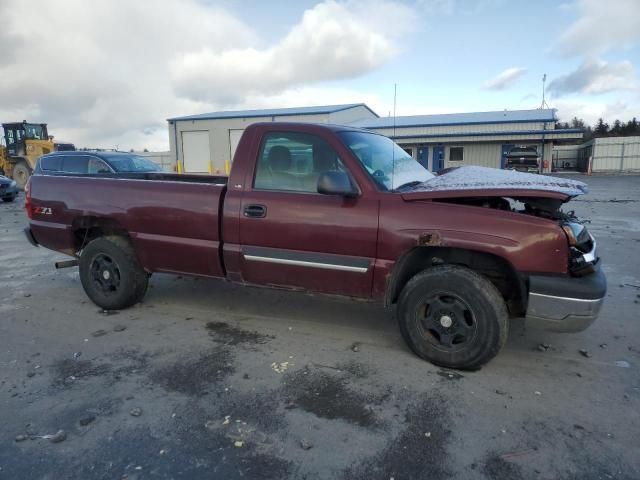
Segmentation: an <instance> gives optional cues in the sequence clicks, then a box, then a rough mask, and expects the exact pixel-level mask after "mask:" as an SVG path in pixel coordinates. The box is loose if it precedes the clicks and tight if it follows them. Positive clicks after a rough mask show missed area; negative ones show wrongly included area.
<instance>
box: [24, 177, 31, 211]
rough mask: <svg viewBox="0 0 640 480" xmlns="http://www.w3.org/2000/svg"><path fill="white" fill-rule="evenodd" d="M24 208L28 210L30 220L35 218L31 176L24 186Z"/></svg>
mask: <svg viewBox="0 0 640 480" xmlns="http://www.w3.org/2000/svg"><path fill="white" fill-rule="evenodd" d="M24 208H25V210H26V211H27V216H28V217H29V220H31V219H32V218H33V205H32V204H31V177H30V178H29V180H27V184H26V185H25V186H24Z"/></svg>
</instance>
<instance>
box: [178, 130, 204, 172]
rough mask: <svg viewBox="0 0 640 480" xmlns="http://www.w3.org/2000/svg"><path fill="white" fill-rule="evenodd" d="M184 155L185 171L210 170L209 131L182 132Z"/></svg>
mask: <svg viewBox="0 0 640 480" xmlns="http://www.w3.org/2000/svg"><path fill="white" fill-rule="evenodd" d="M182 155H183V158H184V171H185V173H207V172H209V160H210V159H211V152H210V150H209V132H208V131H196V132H182Z"/></svg>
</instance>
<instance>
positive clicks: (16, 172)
mask: <svg viewBox="0 0 640 480" xmlns="http://www.w3.org/2000/svg"><path fill="white" fill-rule="evenodd" d="M11 176H12V177H13V179H14V180H15V181H16V184H17V185H18V188H20V189H21V190H24V186H25V185H26V184H27V182H28V181H29V177H30V176H31V169H30V168H29V165H27V162H25V161H24V160H23V161H20V162H18V163H16V164H15V165H14V167H13V173H12V175H11Z"/></svg>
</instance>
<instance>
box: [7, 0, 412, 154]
mask: <svg viewBox="0 0 640 480" xmlns="http://www.w3.org/2000/svg"><path fill="white" fill-rule="evenodd" d="M410 12H411V11H410V9H409V7H407V6H405V5H403V4H396V3H391V2H386V1H383V0H380V1H378V2H374V3H371V4H369V3H366V4H365V2H363V1H360V0H350V1H347V2H346V3H339V4H338V3H336V2H334V1H332V0H328V1H326V2H325V3H321V4H318V5H316V6H315V7H314V8H312V9H311V10H308V11H307V12H306V13H305V14H304V17H303V18H302V20H301V21H300V22H299V23H298V25H296V26H294V27H293V28H292V30H291V31H290V32H289V33H288V34H286V33H285V34H283V39H282V40H280V41H279V42H277V43H276V44H275V45H273V46H271V47H269V48H258V46H259V45H260V43H261V40H260V36H259V34H258V32H256V31H254V30H253V29H252V28H251V27H249V26H248V24H246V23H244V22H243V21H242V20H240V19H238V18H236V17H235V16H234V15H232V14H231V13H230V12H229V11H228V10H225V9H224V8H222V7H219V6H216V5H212V4H211V3H210V2H203V1H201V0H185V1H182V2H175V1H172V0H154V1H153V2H143V1H136V2H132V1H130V0H92V1H91V2H88V1H85V0H57V1H47V2H38V7H37V9H36V10H34V8H33V4H32V3H30V2H15V1H14V2H2V1H0V18H1V19H2V29H0V45H1V46H2V48H0V118H1V119H2V120H3V121H13V120H22V119H27V120H31V121H38V122H48V123H49V125H50V132H51V133H52V134H54V135H56V137H57V138H60V139H64V140H68V141H72V142H74V143H76V144H78V145H79V146H103V147H111V146H114V145H116V144H117V145H119V146H120V148H127V149H128V148H130V147H134V148H143V147H147V148H150V149H162V148H167V145H168V135H167V126H166V121H165V119H166V118H168V117H170V116H174V115H181V114H190V113H196V112H206V111H213V110H218V109H224V108H243V107H251V106H260V102H269V101H271V100H273V99H278V101H282V103H284V99H286V97H287V95H288V94H291V95H292V98H300V99H301V100H302V99H306V100H305V101H304V103H302V102H301V103H299V104H318V103H325V102H326V103H337V102H338V101H342V100H337V99H333V98H332V97H330V95H320V94H319V93H318V92H317V91H316V92H315V96H311V95H309V96H308V97H307V96H305V95H304V94H300V93H298V94H297V95H298V96H297V97H296V92H299V91H302V92H303V93H304V92H305V91H307V90H304V87H306V86H307V85H309V84H313V83H316V82H318V81H323V80H332V79H342V78H346V77H353V76H357V75H361V74H364V73H368V72H370V71H371V70H373V69H375V68H377V67H379V66H380V65H381V64H382V63H384V62H385V61H387V60H389V59H390V58H391V57H392V56H393V55H394V52H395V51H396V46H395V42H394V34H395V33H397V34H400V32H402V34H403V35H404V34H406V28H405V27H406V26H407V25H411V19H412V16H411V15H410ZM365 18H366V20H364V19H365ZM397 25H402V26H403V28H402V29H398V28H397ZM230 52H233V53H230ZM238 52H242V55H240V56H237V55H236V54H237V53H238ZM198 62H203V63H202V64H200V65H197V63H198ZM212 66H214V67H215V66H219V67H221V68H222V70H218V71H215V68H213V69H212ZM257 66H262V67H263V69H262V70H261V69H260V68H257ZM183 67H184V70H182V71H181V69H182V68H183ZM199 68H201V70H200V69H199ZM203 72H204V73H203ZM246 75H249V76H253V78H252V79H251V80H250V81H248V80H247V79H246V78H244V77H245V76H246ZM174 81H175V82H176V83H174ZM199 82H203V83H201V84H199ZM191 87H193V88H191ZM296 88H298V89H300V88H303V90H295V89H296ZM292 89H293V90H292ZM327 91H328V92H331V90H327ZM355 93H357V92H355ZM320 98H322V99H323V100H322V102H320V100H319V99H320ZM358 98H361V96H360V95H354V96H353V97H351V98H350V99H349V101H358ZM365 98H368V97H365ZM270 99H271V100H270ZM282 103H281V104H279V105H278V106H281V105H282ZM287 104H288V105H290V104H291V103H288V102H287ZM274 106H275V105H274Z"/></svg>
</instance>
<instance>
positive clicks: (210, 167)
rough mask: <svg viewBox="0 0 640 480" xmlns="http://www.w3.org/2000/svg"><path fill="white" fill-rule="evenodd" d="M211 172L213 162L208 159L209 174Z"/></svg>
mask: <svg viewBox="0 0 640 480" xmlns="http://www.w3.org/2000/svg"><path fill="white" fill-rule="evenodd" d="M212 172H213V162H212V161H211V160H209V175H211V173H212Z"/></svg>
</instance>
